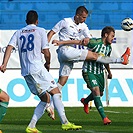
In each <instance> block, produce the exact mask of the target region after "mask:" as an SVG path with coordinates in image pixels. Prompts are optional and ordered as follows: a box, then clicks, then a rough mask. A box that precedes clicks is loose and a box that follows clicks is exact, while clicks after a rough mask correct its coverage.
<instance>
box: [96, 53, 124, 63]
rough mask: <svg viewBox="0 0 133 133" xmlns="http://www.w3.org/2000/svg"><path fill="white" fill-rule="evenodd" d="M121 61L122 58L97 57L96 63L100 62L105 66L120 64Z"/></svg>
mask: <svg viewBox="0 0 133 133" xmlns="http://www.w3.org/2000/svg"><path fill="white" fill-rule="evenodd" d="M122 61H123V60H122V58H114V57H107V56H101V55H100V56H98V58H97V60H96V62H101V63H105V64H109V63H121V62H122Z"/></svg>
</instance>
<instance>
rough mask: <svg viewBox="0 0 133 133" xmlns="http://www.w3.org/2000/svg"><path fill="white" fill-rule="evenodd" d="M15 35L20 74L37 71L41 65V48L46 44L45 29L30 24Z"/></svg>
mask: <svg viewBox="0 0 133 133" xmlns="http://www.w3.org/2000/svg"><path fill="white" fill-rule="evenodd" d="M17 35H18V49H19V55H20V64H21V68H22V75H26V74H29V73H35V72H37V71H39V70H40V69H41V68H42V66H43V63H42V54H41V50H42V49H43V48H45V47H46V44H48V43H47V38H46V31H45V29H43V28H40V27H37V26H36V25H33V24H31V25H27V26H26V27H24V28H22V29H20V30H19V31H18V34H17Z"/></svg>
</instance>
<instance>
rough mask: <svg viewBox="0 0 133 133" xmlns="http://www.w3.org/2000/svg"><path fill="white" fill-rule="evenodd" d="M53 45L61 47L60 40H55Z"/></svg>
mask: <svg viewBox="0 0 133 133" xmlns="http://www.w3.org/2000/svg"><path fill="white" fill-rule="evenodd" d="M52 44H54V46H59V45H60V41H58V40H53V41H52Z"/></svg>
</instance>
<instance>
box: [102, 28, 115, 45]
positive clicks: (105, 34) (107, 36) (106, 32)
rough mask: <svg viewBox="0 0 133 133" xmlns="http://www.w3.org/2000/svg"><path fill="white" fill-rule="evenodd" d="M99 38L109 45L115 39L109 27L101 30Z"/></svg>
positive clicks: (113, 32)
mask: <svg viewBox="0 0 133 133" xmlns="http://www.w3.org/2000/svg"><path fill="white" fill-rule="evenodd" d="M101 37H102V39H103V41H104V43H105V44H111V43H112V41H113V40H114V37H115V29H114V28H113V27H111V26H106V27H104V28H103V29H102V32H101Z"/></svg>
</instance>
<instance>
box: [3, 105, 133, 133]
mask: <svg viewBox="0 0 133 133" xmlns="http://www.w3.org/2000/svg"><path fill="white" fill-rule="evenodd" d="M65 110H66V115H67V117H68V119H69V121H70V122H73V123H75V124H79V125H82V127H83V128H82V130H77V131H63V130H62V129H61V123H60V120H59V117H58V115H57V112H55V113H56V120H51V119H50V118H49V117H48V116H47V114H44V116H43V117H42V118H41V119H40V120H39V122H38V123H37V128H38V129H39V130H41V131H42V132H43V133H66V132H69V133H71V132H73V133H76V132H77V133H133V108H131V107H121V108H118V107H105V108H104V110H105V113H106V115H107V116H108V117H109V118H110V119H111V120H112V124H111V125H107V126H104V125H103V123H102V120H101V117H100V115H99V113H98V112H97V110H96V108H95V107H93V108H92V109H91V111H90V113H89V114H88V115H87V114H85V113H84V111H83V108H82V107H71V108H68V107H66V108H65ZM33 112H34V108H8V111H7V114H6V115H5V117H4V119H3V121H2V123H1V124H0V129H1V130H2V131H3V133H25V128H26V127H27V125H28V124H29V121H30V119H31V117H32V114H33Z"/></svg>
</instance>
